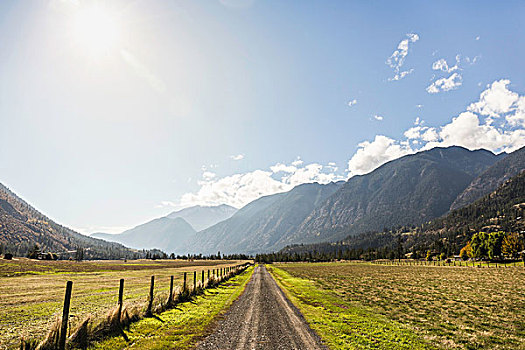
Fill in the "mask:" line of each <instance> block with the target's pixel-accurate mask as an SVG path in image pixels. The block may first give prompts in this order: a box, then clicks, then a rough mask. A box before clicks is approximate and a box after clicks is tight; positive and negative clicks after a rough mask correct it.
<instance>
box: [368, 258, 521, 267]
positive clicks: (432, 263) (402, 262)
mask: <svg viewBox="0 0 525 350" xmlns="http://www.w3.org/2000/svg"><path fill="white" fill-rule="evenodd" d="M372 264H374V265H387V266H446V267H477V268H507V267H525V263H524V262H522V261H512V262H490V261H468V260H467V261H463V260H457V261H456V260H451V261H446V260H432V261H427V260H408V259H402V260H373V261H372Z"/></svg>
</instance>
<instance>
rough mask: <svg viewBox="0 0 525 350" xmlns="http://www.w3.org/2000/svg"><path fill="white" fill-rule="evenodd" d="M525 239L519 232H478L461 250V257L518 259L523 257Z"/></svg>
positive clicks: (464, 258) (465, 258)
mask: <svg viewBox="0 0 525 350" xmlns="http://www.w3.org/2000/svg"><path fill="white" fill-rule="evenodd" d="M524 247H525V244H524V239H523V237H521V236H520V235H519V234H518V233H517V232H508V233H505V232H503V231H497V232H477V233H475V234H474V235H473V236H472V239H471V240H470V241H469V242H468V243H467V245H466V246H464V247H463V248H461V251H460V256H461V258H462V259H463V260H467V259H489V260H503V259H518V258H519V256H520V254H521V255H523V249H524Z"/></svg>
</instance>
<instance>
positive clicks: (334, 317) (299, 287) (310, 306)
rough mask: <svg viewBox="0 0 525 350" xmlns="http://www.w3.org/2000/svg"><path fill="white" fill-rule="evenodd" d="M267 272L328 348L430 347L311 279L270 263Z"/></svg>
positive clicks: (415, 336)
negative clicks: (300, 276)
mask: <svg viewBox="0 0 525 350" xmlns="http://www.w3.org/2000/svg"><path fill="white" fill-rule="evenodd" d="M269 271H270V272H271V274H272V275H273V276H274V278H275V279H276V281H277V283H278V284H279V286H280V287H281V288H282V289H283V290H284V292H285V293H286V295H287V296H288V297H289V298H290V300H291V301H292V303H294V304H295V305H296V306H297V307H298V308H299V310H301V312H302V313H303V315H304V317H305V318H306V320H307V321H308V323H309V324H310V327H312V329H314V330H315V331H316V332H317V334H319V336H320V337H321V338H322V339H323V341H324V342H325V343H326V344H327V345H328V346H329V347H330V348H331V349H432V347H431V346H430V345H429V344H427V343H425V342H424V341H422V340H421V339H420V338H419V337H418V336H417V335H416V334H415V332H414V331H412V330H410V329H407V328H406V327H404V326H403V325H401V324H400V323H397V322H394V321H391V320H388V319H387V318H386V317H384V316H382V315H380V314H377V313H374V312H373V311H372V310H371V309H369V308H367V307H364V306H361V305H356V304H355V303H351V302H348V301H346V300H344V299H342V298H340V297H338V296H337V295H335V294H333V293H331V292H330V291H328V290H324V289H321V288H319V286H318V285H316V284H315V283H314V282H313V281H311V280H308V279H305V278H298V277H294V276H292V275H290V274H289V273H288V272H286V271H284V270H282V269H280V268H276V267H273V266H269Z"/></svg>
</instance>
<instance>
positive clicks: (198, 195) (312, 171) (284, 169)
mask: <svg viewBox="0 0 525 350" xmlns="http://www.w3.org/2000/svg"><path fill="white" fill-rule="evenodd" d="M301 165H302V161H301V160H300V159H297V160H295V161H294V162H292V164H290V165H287V164H283V163H277V164H275V165H273V166H271V167H270V170H269V171H268V170H260V169H259V170H254V171H251V172H247V173H243V174H234V175H230V176H226V177H223V178H215V177H209V176H207V175H206V172H204V173H203V179H202V181H199V186H200V188H199V190H198V191H197V192H195V193H186V194H184V195H183V196H182V197H181V199H180V202H179V205H178V207H188V206H193V205H199V204H200V205H218V204H228V205H231V206H234V207H237V208H240V207H242V206H244V205H246V204H248V203H249V202H251V201H253V200H255V199H257V198H260V197H261V196H267V195H271V194H275V193H279V192H286V191H289V190H291V189H292V188H293V187H295V186H297V185H299V184H302V183H310V182H319V183H328V182H331V181H339V180H342V179H345V178H346V177H345V176H343V175H342V174H337V173H336V171H337V167H335V169H334V166H332V165H328V166H324V165H321V164H317V163H312V164H308V165H305V166H301Z"/></svg>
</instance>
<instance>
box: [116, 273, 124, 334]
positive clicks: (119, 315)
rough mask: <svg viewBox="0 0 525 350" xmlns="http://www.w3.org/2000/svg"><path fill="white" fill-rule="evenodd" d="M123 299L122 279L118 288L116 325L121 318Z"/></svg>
mask: <svg viewBox="0 0 525 350" xmlns="http://www.w3.org/2000/svg"><path fill="white" fill-rule="evenodd" d="M123 298H124V278H121V279H120V286H119V288H118V315H117V323H118V324H120V317H121V316H122V299H123Z"/></svg>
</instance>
